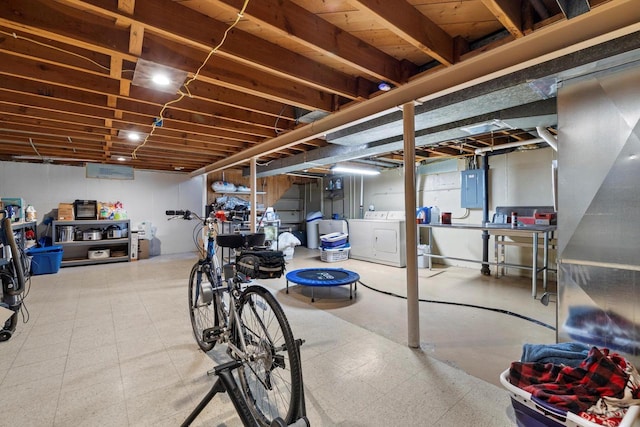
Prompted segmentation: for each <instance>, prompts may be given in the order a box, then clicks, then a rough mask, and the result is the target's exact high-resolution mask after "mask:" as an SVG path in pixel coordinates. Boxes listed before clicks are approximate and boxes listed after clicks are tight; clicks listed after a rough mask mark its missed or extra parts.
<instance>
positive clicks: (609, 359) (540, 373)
mask: <svg viewBox="0 0 640 427" xmlns="http://www.w3.org/2000/svg"><path fill="white" fill-rule="evenodd" d="M626 366H627V362H626V360H625V359H624V358H623V357H621V356H619V355H618V354H615V353H612V354H609V350H608V349H603V350H602V351H600V350H598V349H597V348H596V347H593V348H592V349H591V351H590V352H589V355H588V356H587V358H586V359H585V360H583V361H582V363H581V364H580V366H578V367H577V368H572V367H569V366H561V365H554V364H552V363H546V364H542V363H521V362H513V363H512V364H511V369H510V370H509V381H510V382H511V384H513V385H515V386H516V387H519V388H521V389H523V390H525V391H527V392H529V393H531V394H532V395H533V396H536V397H538V398H540V399H542V400H545V401H547V402H548V403H550V404H552V405H554V406H557V407H559V408H563V409H566V410H568V411H571V412H573V413H576V414H578V413H580V412H582V411H585V410H587V409H588V408H590V407H591V406H592V405H594V404H595V403H596V402H597V401H598V399H599V398H600V397H603V396H611V397H622V394H623V391H624V388H625V384H626V383H627V379H628V375H627V374H626V372H625V369H626Z"/></svg>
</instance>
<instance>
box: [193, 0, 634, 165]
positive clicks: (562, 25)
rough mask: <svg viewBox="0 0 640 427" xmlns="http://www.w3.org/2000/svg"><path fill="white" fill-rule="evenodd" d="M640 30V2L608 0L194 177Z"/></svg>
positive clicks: (225, 159)
mask: <svg viewBox="0 0 640 427" xmlns="http://www.w3.org/2000/svg"><path fill="white" fill-rule="evenodd" d="M637 31H640V9H639V8H638V7H637V0H620V1H616V2H608V3H604V4H602V5H600V6H599V7H597V8H594V9H593V10H592V11H591V12H590V13H587V14H584V15H581V16H579V17H577V18H574V19H572V20H567V21H561V22H557V23H555V24H554V25H549V26H548V27H545V28H544V29H542V30H540V31H536V32H533V33H531V34H529V35H527V37H521V38H519V39H517V40H514V41H512V42H510V43H507V44H505V45H503V46H499V47H496V48H495V49H492V50H490V51H488V52H485V53H483V54H482V55H477V56H473V55H470V56H469V57H466V58H464V60H463V61H461V62H458V63H456V64H454V65H452V66H450V67H441V68H440V69H438V70H436V71H433V72H430V73H425V74H424V75H422V76H420V77H418V78H416V79H415V80H412V81H410V82H409V83H407V84H405V85H404V86H401V87H399V88H396V89H393V90H391V91H389V92H386V93H384V94H382V95H380V96H377V97H375V98H372V99H369V100H367V101H364V102H361V103H357V104H354V105H351V106H347V107H345V108H342V109H341V110H339V111H337V112H335V113H332V114H330V115H329V116H327V117H325V118H323V119H320V120H318V121H316V122H313V123H311V124H309V125H306V126H303V127H300V128H297V129H293V130H291V131H289V132H286V133H283V134H281V135H279V136H277V137H275V138H273V139H270V140H266V141H263V142H261V143H260V144H256V145H254V146H252V147H249V148H247V149H245V150H243V151H241V152H239V153H236V154H233V155H231V156H228V157H226V158H224V159H222V160H220V161H218V162H216V163H213V164H210V165H208V166H205V167H203V168H200V169H197V170H195V171H193V172H191V174H190V176H192V177H193V176H197V175H202V174H205V173H209V172H216V171H220V170H224V169H228V168H230V167H233V166H237V165H240V164H243V163H246V162H247V159H248V158H250V157H253V156H261V155H265V154H269V153H273V152H276V151H281V150H282V149H284V148H288V147H292V146H295V145H298V144H300V143H302V142H305V141H309V140H312V139H315V138H318V137H322V136H324V135H325V134H326V133H327V132H331V131H335V130H338V129H342V128H346V127H350V126H353V125H354V124H356V123H358V122H363V121H365V120H367V119H368V118H370V117H371V116H377V115H381V114H383V113H386V112H392V111H396V109H397V106H398V105H403V104H405V103H408V102H412V101H414V100H416V98H418V101H426V100H429V99H436V98H438V97H441V96H444V95H447V94H450V93H454V92H457V91H460V90H463V89H465V88H468V87H471V86H474V85H477V84H479V83H482V82H486V81H490V80H493V79H496V78H498V77H501V76H506V75H508V74H511V73H514V72H516V71H519V70H524V69H526V68H529V67H532V66H534V65H536V64H541V63H543V62H546V61H549V60H551V59H555V58H560V57H562V56H565V55H568V54H570V53H574V52H577V51H579V50H582V49H586V48H588V47H590V46H595V45H598V44H601V43H604V42H605V41H608V40H613V39H615V38H618V37H622V36H625V35H628V34H632V33H634V32H637Z"/></svg>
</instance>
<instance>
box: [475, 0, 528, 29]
mask: <svg viewBox="0 0 640 427" xmlns="http://www.w3.org/2000/svg"><path fill="white" fill-rule="evenodd" d="M482 4H484V5H485V6H486V8H487V9H489V10H490V11H491V13H492V14H493V16H495V17H496V19H497V20H498V21H500V23H501V24H502V26H503V27H505V28H506V29H507V31H509V33H511V35H512V36H514V37H515V38H520V37H524V31H523V25H522V23H523V16H522V0H482Z"/></svg>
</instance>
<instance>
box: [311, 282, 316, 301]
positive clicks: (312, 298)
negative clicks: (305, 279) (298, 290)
mask: <svg viewBox="0 0 640 427" xmlns="http://www.w3.org/2000/svg"><path fill="white" fill-rule="evenodd" d="M315 300H316V299H315V298H314V297H313V286H312V287H311V302H314V301H315Z"/></svg>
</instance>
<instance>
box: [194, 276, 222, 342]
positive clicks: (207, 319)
mask: <svg viewBox="0 0 640 427" xmlns="http://www.w3.org/2000/svg"><path fill="white" fill-rule="evenodd" d="M206 268H210V266H208V265H206V264H205V265H202V266H201V265H200V264H199V263H196V264H195V265H194V266H193V268H192V269H191V274H190V275H189V317H190V318H191V328H192V329H193V336H194V337H195V339H196V342H197V343H198V346H199V347H200V349H201V350H202V351H204V352H207V351H209V350H211V349H212V348H213V346H214V345H215V344H216V343H215V341H213V342H207V341H205V339H204V331H205V330H206V329H208V328H213V327H214V326H217V325H218V310H217V301H218V299H217V297H216V296H215V295H213V289H214V288H215V286H214V284H213V283H211V282H210V281H209V275H208V274H206V272H205V271H204V270H205V269H206Z"/></svg>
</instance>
